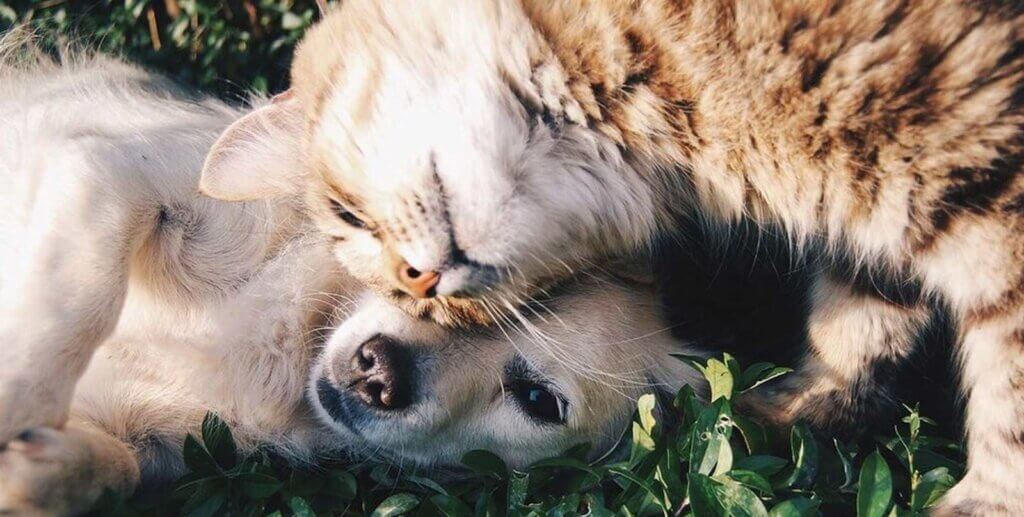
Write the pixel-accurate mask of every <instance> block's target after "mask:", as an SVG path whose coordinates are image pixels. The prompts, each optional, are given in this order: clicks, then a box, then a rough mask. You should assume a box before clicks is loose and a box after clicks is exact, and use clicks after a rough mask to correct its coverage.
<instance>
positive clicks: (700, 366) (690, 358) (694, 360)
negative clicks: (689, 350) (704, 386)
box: [668, 353, 706, 374]
mask: <svg viewBox="0 0 1024 517" xmlns="http://www.w3.org/2000/svg"><path fill="white" fill-rule="evenodd" d="M668 355H670V356H672V357H675V358H676V359H679V360H680V361H682V362H684V363H686V364H688V365H690V367H691V368H693V369H694V370H697V371H698V372H700V373H702V374H703V373H704V371H705V369H706V367H705V366H704V364H705V361H706V360H705V359H704V358H703V357H698V356H695V355H686V354H676V353H670V354H668Z"/></svg>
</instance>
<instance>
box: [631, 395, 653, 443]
mask: <svg viewBox="0 0 1024 517" xmlns="http://www.w3.org/2000/svg"><path fill="white" fill-rule="evenodd" d="M656 403H657V402H656V400H655V398H654V395H653V394H651V393H647V394H644V395H641V396H640V398H639V399H638V400H637V402H636V410H637V413H638V414H639V415H640V426H641V427H643V429H644V431H647V434H649V435H653V434H654V426H655V425H657V421H656V420H655V419H654V407H655V405H656Z"/></svg>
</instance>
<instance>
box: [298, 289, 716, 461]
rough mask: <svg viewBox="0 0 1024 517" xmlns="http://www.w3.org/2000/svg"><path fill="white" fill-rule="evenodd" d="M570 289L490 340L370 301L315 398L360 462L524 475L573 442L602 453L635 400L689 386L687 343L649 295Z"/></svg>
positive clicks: (328, 357) (316, 386)
mask: <svg viewBox="0 0 1024 517" xmlns="http://www.w3.org/2000/svg"><path fill="white" fill-rule="evenodd" d="M575 287H577V286H574V288H575ZM575 291H576V292H574V294H572V295H566V296H563V297H560V298H559V299H558V300H556V301H554V302H553V303H552V304H551V305H550V306H549V308H550V309H551V310H552V313H545V314H544V318H543V319H542V318H541V316H540V313H538V316H537V317H536V318H535V319H534V321H531V322H529V327H530V329H529V330H523V329H514V328H504V329H497V328H496V329H494V330H493V331H491V332H488V333H484V332H482V331H473V332H471V331H453V330H450V329H447V328H444V327H442V326H440V325H438V324H436V323H433V322H429V321H424V320H417V319H413V318H411V317H409V316H408V315H407V314H406V313H405V312H403V311H401V310H399V309H397V308H395V307H393V306H392V305H390V304H388V303H386V302H384V301H382V300H380V299H379V298H376V297H373V296H370V297H368V300H367V301H366V303H364V304H363V305H362V306H361V308H360V309H359V310H358V311H357V312H356V313H355V314H353V315H352V316H351V317H350V318H349V319H348V320H346V322H345V323H344V324H342V325H341V326H340V327H339V328H338V329H337V330H336V331H335V333H334V334H333V336H332V337H331V338H330V340H329V343H328V345H327V347H326V349H325V351H324V353H323V355H322V357H321V359H320V361H319V362H318V364H317V365H316V366H315V367H314V369H313V373H312V375H311V380H310V386H309V390H310V398H311V399H312V400H313V401H314V406H315V407H316V408H317V413H318V414H319V416H320V417H321V419H322V420H323V421H325V422H326V423H327V424H328V425H329V426H330V427H331V428H333V429H334V430H336V431H337V432H338V433H340V434H341V435H343V436H344V437H345V440H346V442H353V443H354V444H355V449H356V451H357V452H358V451H359V450H363V451H365V452H367V453H378V454H380V455H382V456H384V457H385V458H387V459H390V460H392V461H409V462H412V463H415V464H423V465H435V466H437V465H441V466H443V465H457V464H458V461H459V459H460V458H461V457H462V455H463V454H465V453H466V452H469V451H471V450H474V449H486V450H490V451H492V452H494V453H496V454H498V455H499V456H501V457H502V458H503V459H504V460H505V461H506V462H507V463H508V464H509V465H511V466H513V467H523V466H525V465H528V464H529V463H531V462H533V461H536V460H538V459H541V458H544V457H549V456H554V455H557V454H558V453H561V452H563V451H565V450H566V449H567V448H569V447H571V446H573V445H576V444H580V443H590V444H591V445H592V446H593V449H592V451H593V453H594V454H597V455H599V454H601V453H603V452H606V451H608V450H609V449H610V448H612V447H613V446H614V445H615V444H616V443H617V441H618V438H619V437H620V436H622V433H623V431H624V430H625V429H626V428H627V424H628V422H629V420H630V417H631V416H632V414H633V411H634V409H635V403H636V398H637V397H638V396H639V395H641V394H643V393H650V392H659V391H660V392H662V393H674V392H675V390H677V389H678V388H679V387H680V386H681V385H682V384H684V383H687V382H696V381H695V377H694V376H693V373H692V372H691V371H689V369H687V368H686V367H684V366H683V365H682V364H681V363H680V362H679V361H677V360H675V359H673V358H671V357H670V356H669V353H671V352H673V351H675V352H680V351H684V350H683V346H682V344H680V343H679V342H677V341H675V340H673V339H672V338H671V337H670V336H669V333H668V331H667V330H665V329H664V328H663V326H662V324H661V322H660V321H658V318H657V317H655V316H654V314H655V313H656V311H655V309H654V308H653V307H652V306H651V305H652V303H651V298H652V297H651V296H650V295H649V294H648V293H644V292H642V291H636V290H631V289H627V288H624V287H620V286H618V285H614V284H611V283H607V284H596V285H594V284H592V285H589V286H586V287H583V288H580V289H575ZM545 320H546V321H545ZM510 341H511V342H512V343H511V345H510V343H509V342H510Z"/></svg>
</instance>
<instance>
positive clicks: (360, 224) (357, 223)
mask: <svg viewBox="0 0 1024 517" xmlns="http://www.w3.org/2000/svg"><path fill="white" fill-rule="evenodd" d="M330 204H331V210H333V211H334V215H336V216H338V219H341V220H342V221H344V222H345V224H348V225H349V226H352V227H353V228H359V229H361V230H365V229H366V228H367V224H366V221H364V220H362V219H360V218H359V217H357V216H356V215H355V214H353V213H352V212H351V211H349V209H347V208H345V206H344V205H342V204H341V203H339V202H337V201H335V200H334V199H331V200H330Z"/></svg>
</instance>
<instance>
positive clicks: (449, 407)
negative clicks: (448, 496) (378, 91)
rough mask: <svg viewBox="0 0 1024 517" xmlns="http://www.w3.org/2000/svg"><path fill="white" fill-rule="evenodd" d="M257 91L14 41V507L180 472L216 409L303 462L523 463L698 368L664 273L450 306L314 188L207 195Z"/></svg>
mask: <svg viewBox="0 0 1024 517" xmlns="http://www.w3.org/2000/svg"><path fill="white" fill-rule="evenodd" d="M249 111H250V108H238V107H232V106H229V105H227V104H225V103H222V102H220V101H218V100H216V99H213V98H210V97H206V96H203V95H198V94H196V93H193V92H189V91H187V90H184V89H182V88H179V87H178V86H176V85H174V84H173V83H172V82H170V81H168V80H167V79H165V78H163V77H161V76H159V75H157V74H153V73H149V72H147V71H145V70H142V69H140V68H138V67H135V66H132V65H129V64H126V63H125V62H123V61H120V60H118V59H113V58H109V57H103V56H90V55H87V54H84V53H80V52H70V53H68V54H67V55H66V56H65V57H63V58H62V59H61V60H54V59H51V58H49V57H47V56H46V55H45V54H43V53H42V52H40V51H38V50H35V49H34V45H33V42H32V38H31V36H29V35H26V34H25V33H24V32H15V33H12V34H10V35H8V36H7V37H5V38H4V40H3V41H2V43H0V120H2V121H3V122H0V200H2V202H0V242H2V244H3V246H0V338H2V339H3V342H4V346H3V348H0V422H2V424H0V443H3V444H5V445H3V447H2V449H0V513H4V514H28V515H34V514H43V515H67V514H77V513H82V512H85V511H87V510H88V509H89V508H90V506H91V505H92V504H93V503H94V502H95V501H96V500H97V499H98V498H99V497H100V496H101V494H102V493H104V491H106V490H113V491H115V492H119V493H122V494H129V493H131V492H132V491H133V490H135V488H136V487H138V486H140V484H146V483H159V482H161V481H164V480H167V479H170V478H173V477H174V476H176V475H178V474H180V473H181V472H182V471H183V469H184V464H183V459H182V456H181V453H180V451H181V449H182V444H183V441H184V439H185V437H186V436H187V434H188V433H190V432H191V433H196V432H197V430H198V429H199V427H200V425H201V422H202V419H203V416H204V415H205V414H206V413H207V412H209V411H213V412H216V413H217V414H218V415H219V416H220V417H221V418H222V419H223V420H224V421H226V422H227V423H228V424H229V425H230V426H231V428H232V431H233V433H234V436H235V439H236V441H237V442H238V445H239V448H240V450H241V451H242V452H243V453H244V452H247V451H252V450H254V449H255V448H256V447H269V448H271V449H272V450H273V451H275V452H276V453H277V454H280V455H281V456H283V457H284V458H287V459H288V460H290V461H292V462H296V463H303V462H311V461H313V460H314V459H316V458H322V457H325V456H345V455H356V456H365V457H369V458H371V459H375V460H379V461H389V462H407V463H413V464H416V465H422V466H427V467H432V466H448V465H454V464H457V462H458V460H459V458H460V457H461V456H462V455H463V454H465V453H466V452H468V451H470V450H473V449H489V450H492V451H494V452H496V453H497V454H498V455H499V456H501V457H502V458H503V459H504V460H505V461H506V462H508V463H509V464H510V465H511V466H513V467H522V466H525V465H527V464H529V463H530V462H533V461H535V460H537V459H540V458H543V457H545V456H550V455H554V454H557V453H559V452H561V451H563V450H564V449H566V448H568V447H570V446H572V445H574V444H577V443H581V442H589V443H592V444H593V445H594V449H593V450H594V451H595V454H603V453H604V452H605V451H608V450H609V449H612V448H614V446H615V445H616V442H617V439H618V438H619V437H620V436H621V433H622V431H623V429H625V428H626V426H627V424H628V422H629V420H630V418H631V415H632V412H633V409H634V407H635V399H636V398H637V397H638V396H639V395H641V394H642V393H645V392H649V391H655V392H660V393H664V394H669V393H674V392H675V390H677V389H678V388H679V387H680V386H682V385H684V384H692V385H699V382H698V380H697V378H696V376H695V373H694V372H692V371H691V370H689V369H688V368H687V367H686V366H685V365H683V363H681V362H679V361H674V360H670V359H668V355H669V354H670V353H673V352H680V353H686V354H696V353H699V351H698V350H696V349H695V348H694V347H693V346H692V345H691V344H690V343H688V342H686V341H682V340H678V339H674V338H673V337H672V336H671V335H670V333H669V332H666V331H665V330H666V329H665V322H664V321H663V320H662V318H661V317H660V315H659V310H658V303H657V299H656V297H655V296H654V294H653V289H652V288H651V285H650V284H649V283H647V282H643V281H639V280H638V279H636V278H629V279H627V278H618V277H613V276H610V275H596V276H593V277H587V278H584V279H579V280H574V281H572V282H568V283H566V284H564V285H562V286H560V287H559V288H558V289H557V290H553V291H551V292H549V293H548V295H547V296H546V297H544V298H543V299H539V300H535V304H534V305H533V306H531V311H532V312H531V313H529V315H528V316H527V315H521V316H520V317H519V318H518V319H517V320H507V321H499V322H498V323H497V325H495V326H493V327H491V328H483V329H476V330H458V329H451V328H446V327H444V326H441V325H439V324H437V323H435V322H432V321H430V320H427V319H417V318H413V317H411V316H409V315H408V314H407V313H406V312H404V311H402V310H400V309H397V308H395V307H393V306H392V305H391V304H390V303H389V302H388V301H387V300H385V299H383V298H382V297H380V296H379V295H377V294H374V293H373V291H372V290H369V289H367V288H366V287H365V286H364V285H363V284H362V283H361V282H359V281H357V280H356V279H354V278H353V277H352V276H350V275H349V274H348V273H347V272H346V271H344V270H342V269H341V268H340V266H338V265H337V261H336V260H334V258H333V257H332V242H331V239H330V238H329V237H326V236H324V235H323V234H322V233H320V232H318V231H316V230H315V229H314V228H313V224H312V223H311V222H310V220H309V218H308V216H307V213H306V211H305V209H304V203H303V199H302V198H301V197H300V196H284V197H277V198H273V199H269V200H264V201H256V202H226V201H216V200H213V199H209V198H206V197H203V196H201V195H199V194H198V188H197V186H198V182H199V173H200V171H201V170H202V167H203V162H204V157H205V156H206V154H207V151H208V150H209V149H210V147H211V145H212V144H213V143H214V140H215V139H216V138H217V136H218V135H219V134H220V133H221V132H222V131H224V129H225V128H227V127H228V126H229V125H230V124H232V123H233V122H234V121H236V120H238V119H239V118H241V117H242V116H243V115H245V114H246V113H247V112H249ZM250 127H252V126H250ZM253 131H254V132H253V134H252V135H250V137H251V138H249V139H247V140H246V141H247V142H250V143H252V144H253V145H259V146H261V148H260V152H259V153H254V160H253V161H251V162H250V163H247V164H245V165H244V166H246V167H249V168H252V169H253V170H256V169H258V168H260V167H273V168H292V167H297V165H296V164H295V163H291V162H290V161H289V160H290V157H292V156H293V154H292V153H289V152H282V153H281V154H280V156H281V157H282V159H281V160H276V161H275V160H272V159H268V157H269V156H272V155H273V154H274V153H273V152H271V151H273V149H274V148H275V146H276V145H279V143H280V142H286V141H288V138H286V137H283V136H282V135H278V134H276V133H275V131H274V130H273V125H271V124H268V125H265V126H263V127H262V129H261V128H260V127H258V126H257V127H256V129H255V130H253ZM236 151H237V150H236ZM255 157H258V159H256V158H255ZM583 343H585V344H586V345H587V346H582V344H583Z"/></svg>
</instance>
